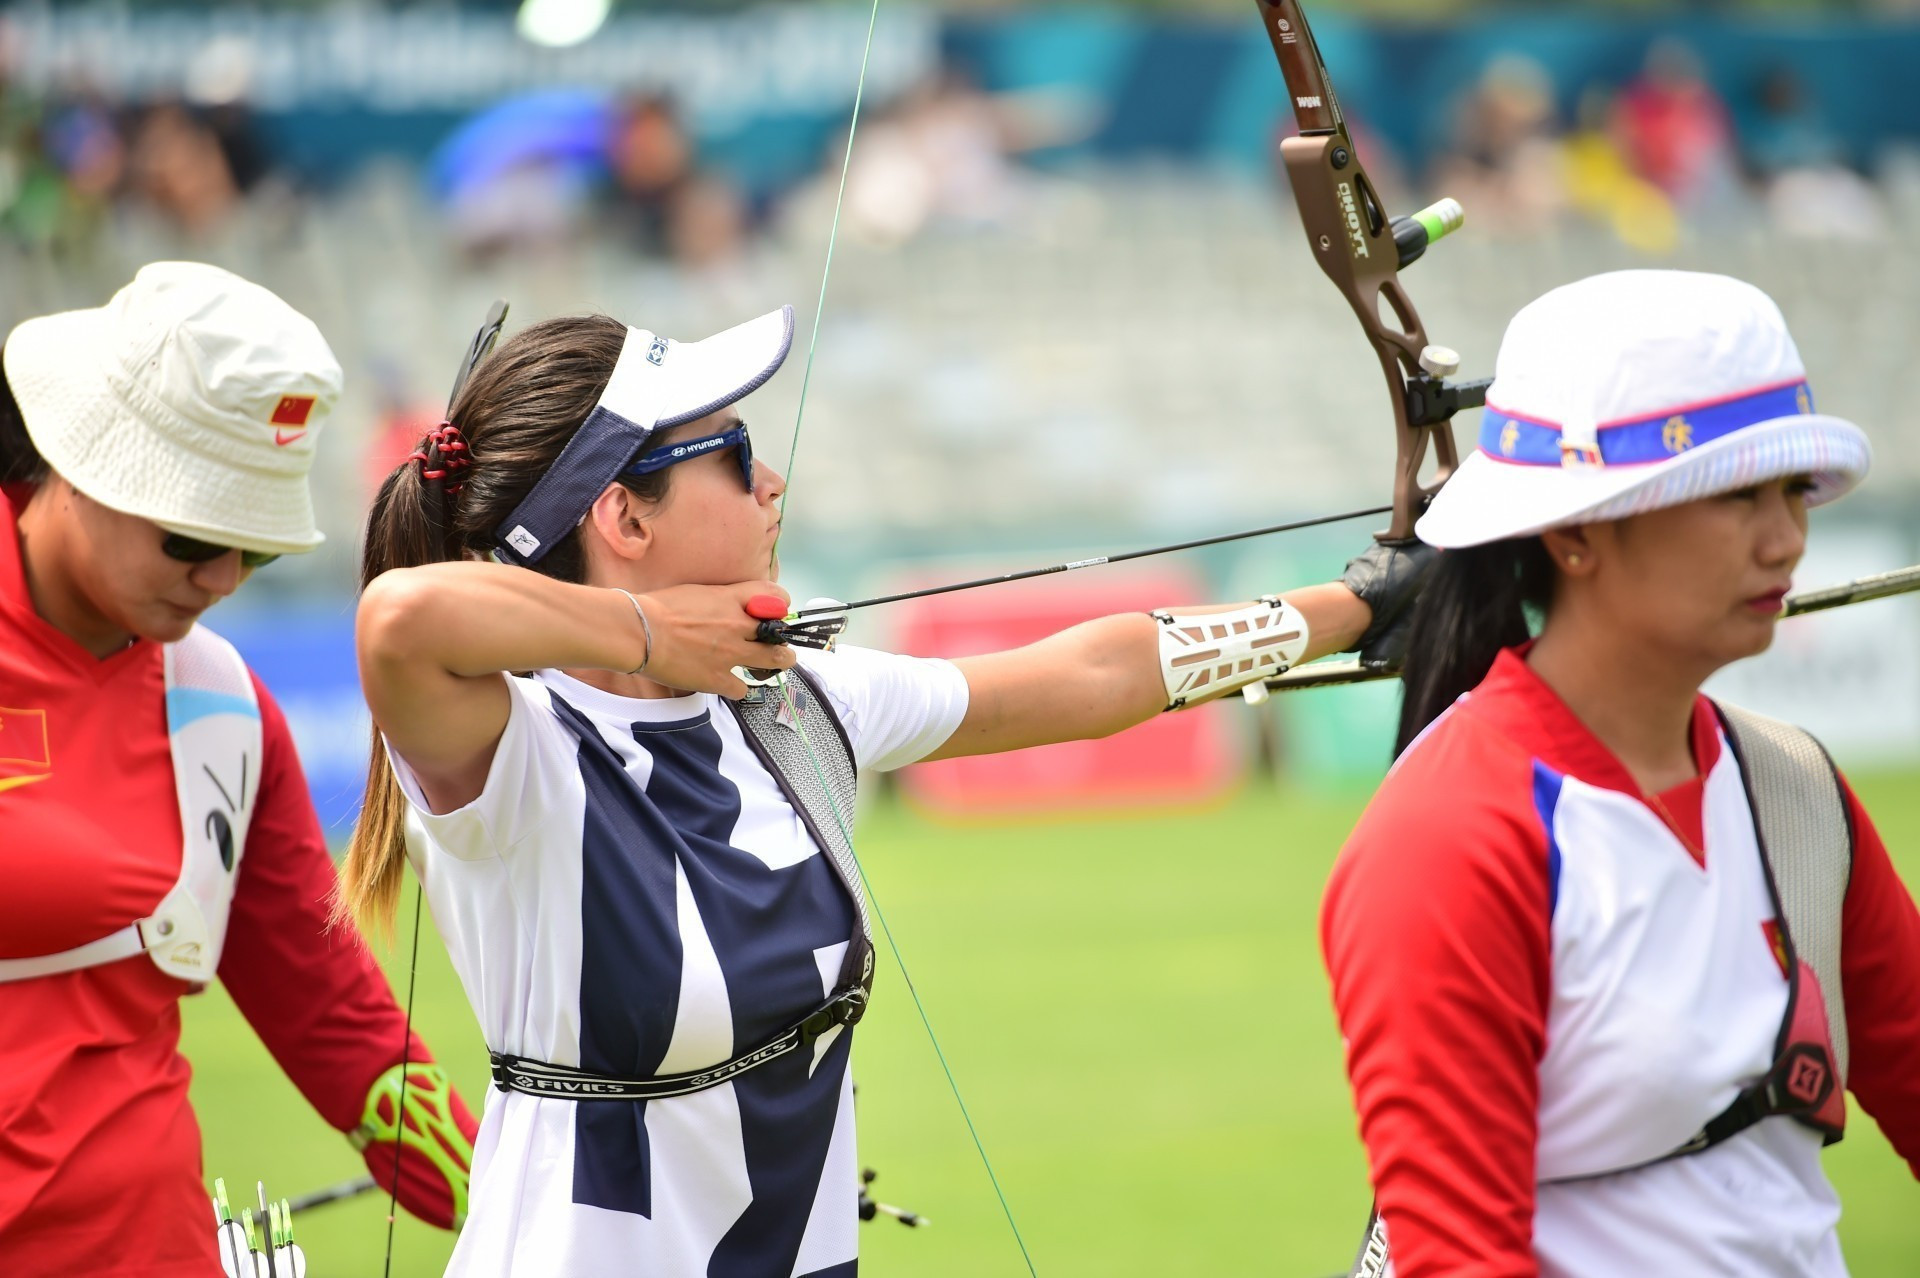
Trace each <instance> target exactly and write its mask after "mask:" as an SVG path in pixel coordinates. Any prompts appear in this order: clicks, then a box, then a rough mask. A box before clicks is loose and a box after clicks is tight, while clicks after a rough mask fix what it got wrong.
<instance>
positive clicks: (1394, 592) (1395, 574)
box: [1340, 540, 1440, 670]
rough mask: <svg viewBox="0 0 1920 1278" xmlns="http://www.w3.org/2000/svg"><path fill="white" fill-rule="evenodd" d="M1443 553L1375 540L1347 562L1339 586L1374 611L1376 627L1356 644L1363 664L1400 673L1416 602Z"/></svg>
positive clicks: (1424, 546)
mask: <svg viewBox="0 0 1920 1278" xmlns="http://www.w3.org/2000/svg"><path fill="white" fill-rule="evenodd" d="M1439 554H1440V552H1439V551H1437V550H1435V549H1434V548H1433V547H1432V546H1429V545H1427V544H1426V543H1425V542H1422V541H1417V540H1408V541H1376V542H1374V543H1373V544H1372V545H1371V546H1369V547H1367V549H1366V551H1365V553H1363V554H1360V555H1356V556H1355V557H1354V558H1352V559H1349V560H1348V561H1347V571H1346V572H1345V574H1343V575H1342V576H1341V578H1340V584H1341V585H1343V586H1345V587H1346V588H1347V589H1348V590H1351V591H1352V592H1353V593H1354V594H1356V595H1358V596H1359V597H1360V601H1361V602H1362V603H1364V604H1366V605H1367V607H1369V608H1371V609H1373V623H1372V624H1371V625H1369V626H1368V627H1367V631H1366V633H1365V634H1363V635H1361V636H1360V642H1359V643H1358V644H1357V645H1355V647H1356V650H1357V651H1358V652H1359V653H1360V663H1361V664H1362V665H1364V666H1368V667H1370V668H1372V669H1376V670H1398V669H1399V668H1400V663H1401V662H1402V661H1403V660H1404V659H1405V658H1406V655H1407V633H1408V631H1409V629H1410V628H1411V626H1412V622H1413V601H1414V600H1415V599H1417V598H1418V597H1419V595H1420V587H1421V586H1422V585H1424V584H1425V582H1426V579H1427V574H1428V572H1429V571H1431V570H1432V568H1433V565H1434V562H1435V560H1436V559H1437V558H1438V556H1439Z"/></svg>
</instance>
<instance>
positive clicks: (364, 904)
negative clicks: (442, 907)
mask: <svg viewBox="0 0 1920 1278" xmlns="http://www.w3.org/2000/svg"><path fill="white" fill-rule="evenodd" d="M426 469H427V467H426V466H423V465H421V464H419V463H417V462H416V461H414V460H412V459H409V460H407V461H405V462H402V463H401V464H400V465H398V466H396V467H395V468H394V470H393V473H392V474H390V475H388V476H387V478H386V480H385V481H384V482H383V483H382V484H381V485H380V491H379V493H377V494H376V495H375V496H374V499H373V509H372V510H371V511H370V512H369V513H368V515H367V536H366V541H365V543H364V544H363V545H362V546H361V549H360V588H361V589H362V590H365V589H366V588H367V583H369V582H371V581H372V580H373V579H374V578H375V577H378V576H379V575H380V574H381V573H383V572H386V571H387V570H388V569H390V568H417V567H420V566H421V565H423V564H430V563H438V562H441V561H443V560H447V559H455V558H459V557H460V556H459V554H458V552H457V551H455V550H453V549H452V548H450V547H449V545H448V541H449V538H448V536H447V530H448V528H449V525H450V522H451V521H450V520H449V519H448V510H447V507H448V506H449V505H450V504H451V503H452V502H453V501H454V500H455V498H456V497H457V495H458V493H457V490H456V491H455V492H453V493H449V492H448V491H447V485H446V483H445V482H444V481H438V480H429V479H427V478H425V477H424V475H423V474H422V472H423V471H424V470H426ZM406 853H407V799H406V796H405V795H404V794H402V793H400V782H399V780H398V779H397V778H396V777H395V776H394V775H393V766H392V765H391V764H390V763H388V762H387V747H386V743H385V741H383V740H382V739H381V736H380V729H379V728H378V727H377V726H376V727H375V728H374V729H373V749H372V753H371V754H370V755H369V757H368V759H367V791H366V796H365V798H364V799H363V800H362V801H361V805H360V815H359V817H358V819H356V820H355V821H354V823H353V835H352V837H351V838H350V839H349V840H348V842H347V854H346V857H345V859H344V860H343V861H342V862H341V864H340V891H339V894H338V895H337V896H336V898H335V900H334V906H333V915H334V921H335V922H336V923H340V922H344V921H346V920H347V919H349V918H351V917H354V916H358V917H359V918H361V919H363V920H367V921H369V922H373V923H376V924H378V925H379V927H380V928H381V930H383V931H389V932H390V931H391V928H392V923H393V915H394V907H395V906H396V905H397V904H398V903H399V900H400V884H401V881H402V880H403V879H404V878H405V877H406Z"/></svg>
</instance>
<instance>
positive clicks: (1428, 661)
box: [1393, 537, 1555, 757]
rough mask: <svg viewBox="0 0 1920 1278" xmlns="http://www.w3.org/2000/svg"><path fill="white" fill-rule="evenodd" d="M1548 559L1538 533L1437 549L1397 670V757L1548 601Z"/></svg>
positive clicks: (1528, 632) (1518, 638)
mask: <svg viewBox="0 0 1920 1278" xmlns="http://www.w3.org/2000/svg"><path fill="white" fill-rule="evenodd" d="M1554 580H1555V575H1554V568H1553V559H1552V557H1551V556H1549V555H1548V554H1547V548H1546V544H1545V543H1544V542H1542V541H1541V540H1540V539H1539V538H1538V537H1521V538H1516V539H1514V540H1511V541H1496V542H1490V543H1488V544H1487V545H1484V546H1467V547H1463V548H1461V549H1458V550H1448V551H1443V552H1442V553H1441V555H1440V560H1439V562H1438V563H1436V564H1435V565H1434V568H1433V575H1432V576H1431V577H1430V578H1429V579H1428V580H1427V584H1426V586H1425V588H1424V589H1422V590H1421V592H1420V600H1419V602H1418V603H1417V604H1416V605H1415V606H1414V613H1413V628H1412V631H1411V633H1410V634H1409V636H1408V639H1407V660H1406V665H1405V667H1404V668H1403V669H1402V671H1401V676H1400V678H1401V684H1402V686H1403V688H1404V692H1405V699H1404V700H1403V701H1402V702H1401V704H1400V731H1399V734H1398V736H1397V737H1396V739H1395V741H1394V744H1393V753H1394V755H1395V756H1396V757H1398V756H1399V754H1400V753H1401V752H1402V751H1404V750H1405V749H1406V748H1407V747H1408V746H1409V745H1411V744H1412V743H1413V739H1414V738H1415V737H1417V736H1419V735H1420V734H1421V733H1422V732H1424V731H1425V730H1426V727H1427V725H1428V724H1430V723H1432V722H1433V721H1434V720H1435V719H1437V718H1439V717H1440V716H1441V714H1443V713H1444V712H1445V711H1446V709H1447V707H1448V706H1450V705H1452V704H1453V703H1454V702H1455V701H1456V700H1457V699H1459V697H1460V694H1461V693H1463V692H1467V691H1470V690H1471V689H1472V688H1473V687H1474V686H1475V685H1476V684H1478V683H1479V682H1480V681H1481V680H1482V679H1484V678H1486V675H1487V671H1488V670H1490V669H1492V667H1493V659H1494V658H1495V657H1497V656H1499V655H1500V650H1501V649H1502V648H1511V647H1513V646H1514V645H1516V644H1521V643H1525V642H1526V641H1527V640H1528V638H1530V637H1531V636H1532V634H1533V622H1534V621H1535V620H1536V619H1538V618H1540V617H1543V616H1545V614H1546V610H1547V606H1548V605H1549V604H1550V603H1551V602H1552V600H1553V584H1554Z"/></svg>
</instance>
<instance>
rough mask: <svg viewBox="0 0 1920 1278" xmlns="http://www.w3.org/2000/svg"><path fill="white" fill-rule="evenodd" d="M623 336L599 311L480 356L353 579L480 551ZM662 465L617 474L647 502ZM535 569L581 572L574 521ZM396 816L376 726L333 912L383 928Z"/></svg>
mask: <svg viewBox="0 0 1920 1278" xmlns="http://www.w3.org/2000/svg"><path fill="white" fill-rule="evenodd" d="M626 337H627V328H626V325H624V324H622V323H620V322H619V321H618V320H615V319H611V318H609V317H607V316H605V315H589V316H580V317H567V318H562V319H551V320H543V321H541V322H540V323H538V324H534V325H531V326H529V327H527V328H525V329H522V330H521V331H520V332H518V333H516V334H514V335H513V336H512V337H510V338H508V339H507V340H506V341H504V342H502V343H501V344H500V347H499V349H497V350H495V351H494V352H493V354H491V355H489V356H487V357H486V358H485V359H483V360H481V361H480V363H479V364H478V365H477V366H476V367H475V368H474V370H473V373H472V375H471V376H470V377H469V378H468V379H467V384H466V385H465V386H464V387H463V388H462V389H461V391H460V395H459V397H458V398H457V399H456V400H455V401H454V403H453V411H452V413H451V424H452V425H453V426H454V427H455V428H456V429H455V431H445V430H441V431H435V432H433V433H432V434H429V435H428V437H427V439H426V441H425V442H423V443H422V445H421V448H420V451H419V452H417V453H416V454H415V456H414V458H413V459H411V460H408V461H405V462H402V463H401V464H400V465H399V466H398V467H396V468H395V469H394V471H393V473H392V474H390V475H388V476H387V478H386V482H384V483H383V484H381V485H380V492H379V495H378V496H376V497H375V498H374V500H373V509H372V511H371V512H370V513H369V515H368V517H367V537H366V543H365V545H364V546H363V547H362V549H361V554H360V586H361V589H363V590H364V589H365V588H366V586H367V584H368V583H369V582H371V581H372V580H373V579H374V578H375V577H378V576H380V575H381V574H382V573H384V572H388V571H390V570H393V569H399V568H417V567H420V566H422V565H424V564H431V563H438V562H442V561H445V560H458V559H484V558H486V557H487V556H488V555H489V554H490V553H491V551H492V549H493V544H494V543H493V532H494V529H496V528H498V527H499V526H500V525H501V523H502V522H504V521H505V520H506V518H507V516H508V515H510V514H511V513H513V511H514V509H515V508H516V507H518V506H519V504H520V502H521V500H522V499H523V498H524V497H525V496H526V495H527V493H528V492H530V491H531V490H532V488H533V485H534V483H535V481H537V480H538V479H539V478H540V476H541V475H542V474H544V473H546V471H547V469H548V468H549V467H550V466H552V465H553V462H554V459H555V458H557V457H558V456H559V455H560V451H561V449H563V448H565V447H566V445H567V441H568V440H570V439H572V438H573V434H574V432H575V431H576V430H578V429H579V428H580V424H581V423H582V422H584V421H585V420H586V419H587V414H589V413H591V412H592V411H593V406H594V405H595V404H596V403H597V402H598V401H599V399H600V393H601V392H602V391H603V390H605V389H606V385H607V379H608V378H610V377H612V376H613V366H614V364H615V363H617V362H618V361H619V359H620V348H621V346H622V345H623V344H624V343H625V342H626ZM422 458H424V460H422ZM668 473H669V472H666V471H661V472H659V473H657V474H652V475H647V476H644V477H641V478H632V477H626V476H623V477H622V478H621V479H620V481H619V482H620V483H622V484H624V485H625V486H626V487H627V488H628V489H630V490H631V491H632V492H634V493H635V495H637V496H638V497H640V498H641V499H642V500H643V501H648V502H657V501H659V500H660V498H661V497H662V496H664V495H665V493H666V491H667V483H668ZM537 570H538V571H540V572H542V573H545V574H546V575H548V576H550V577H555V578H558V579H559V580H561V581H580V580H582V578H583V576H584V573H585V558H584V555H583V554H582V551H581V547H580V540H579V533H578V531H577V530H576V531H575V532H572V533H569V534H568V535H567V536H566V537H565V538H564V539H562V540H561V541H559V542H557V543H555V544H554V546H553V548H552V549H551V550H550V551H548V552H547V554H546V555H545V556H544V557H542V559H541V560H540V563H539V564H538V565H537ZM406 825H407V800H406V796H405V795H403V794H402V793H401V792H400V783H399V781H398V780H397V779H395V777H394V775H393V769H392V767H391V765H389V764H388V762H387V751H386V745H385V742H383V741H382V740H381V737H380V732H379V729H378V728H377V727H376V728H375V729H374V734H373V750H372V753H371V755H370V756H369V758H368V760H367V793H366V799H365V802H364V803H363V804H362V806H361V809H360V817H359V820H358V821H356V822H355V823H354V827H353V837H352V838H351V840H350V841H349V842H348V844H347V855H346V858H345V860H344V861H342V862H341V866H340V891H339V895H338V897H337V898H336V900H335V902H334V917H335V919H336V921H339V920H344V919H347V918H349V917H352V916H356V915H357V916H358V917H359V918H361V919H362V920H364V921H366V922H369V923H372V924H375V925H377V926H378V927H379V928H381V929H382V930H390V929H391V927H392V921H393V912H394V906H395V905H396V904H397V903H398V901H399V899H400V884H401V881H402V879H403V878H404V877H405V869H406V851H407V844H406Z"/></svg>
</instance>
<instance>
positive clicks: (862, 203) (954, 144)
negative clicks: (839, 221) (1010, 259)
mask: <svg viewBox="0 0 1920 1278" xmlns="http://www.w3.org/2000/svg"><path fill="white" fill-rule="evenodd" d="M1021 118H1022V116H1021V115H1019V114H1017V113H1015V112H1012V111H1009V110H1005V109H1003V107H1002V104H1001V103H999V102H998V101H996V100H995V99H994V98H992V97H990V96H988V95H987V94H986V93H984V92H982V91H981V90H980V88H979V86H978V85H976V84H975V83H974V82H973V81H972V80H971V79H969V78H968V77H966V76H965V75H963V74H961V73H960V72H959V71H957V70H954V69H952V68H949V69H947V70H946V71H944V72H942V73H941V74H940V75H939V76H938V77H936V78H934V79H932V80H930V81H929V82H927V83H926V84H924V85H921V86H920V87H918V88H915V89H913V90H911V91H910V92H909V93H908V94H907V95H906V96H905V97H904V98H902V99H901V100H900V101H898V102H896V103H894V104H893V105H892V106H891V107H890V108H889V109H887V110H885V111H883V112H879V113H876V115H875V116H874V118H873V119H872V120H871V121H870V122H868V124H867V125H866V127H865V128H864V129H863V130H862V132H861V137H860V143H859V145H858V146H856V147H855V148H854V153H853V163H852V167H851V168H850V169H849V171H848V173H847V199H846V211H845V216H846V218H847V227H848V230H849V231H850V232H851V233H853V234H854V235H856V236H858V237H860V238H862V239H864V240H866V241H867V242H868V243H871V244H875V245H879V246H892V245H896V244H900V243H903V242H905V241H906V240H909V239H911V238H913V236H914V235H916V234H918V233H919V232H920V231H921V230H922V229H923V228H925V227H927V226H930V225H947V226H991V225H996V224H1000V223H1003V222H1005V221H1006V220H1007V219H1008V218H1009V216H1010V215H1012V214H1013V213H1014V212H1015V211H1016V209H1017V208H1018V207H1019V205H1020V200H1021V195H1022V191H1021V183H1020V178H1019V175H1018V173H1017V172H1016V171H1015V169H1014V166H1013V163H1012V160H1011V156H1012V153H1013V152H1014V151H1016V150H1019V149H1022V148H1023V147H1024V146H1025V145H1026V141H1025V139H1024V137H1023V136H1022V135H1021V131H1020V130H1019V128H1018V127H1017V126H1018V122H1019V120H1020V119H1021ZM839 161H840V156H839V153H838V152H837V151H836V152H835V153H834V154H833V155H832V156H831V157H830V159H829V163H828V167H829V169H831V170H833V171H835V172H837V170H838V169H839Z"/></svg>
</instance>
